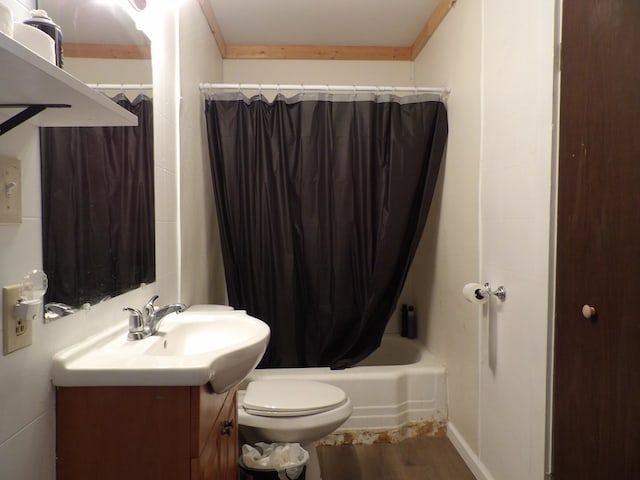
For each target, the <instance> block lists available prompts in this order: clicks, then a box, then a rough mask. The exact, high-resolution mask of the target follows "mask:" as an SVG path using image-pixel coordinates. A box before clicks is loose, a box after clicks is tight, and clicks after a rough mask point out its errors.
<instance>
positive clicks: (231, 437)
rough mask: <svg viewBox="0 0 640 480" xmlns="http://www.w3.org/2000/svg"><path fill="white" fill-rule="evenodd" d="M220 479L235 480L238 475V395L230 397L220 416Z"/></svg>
mask: <svg viewBox="0 0 640 480" xmlns="http://www.w3.org/2000/svg"><path fill="white" fill-rule="evenodd" d="M219 423H220V425H221V427H222V428H221V429H220V450H219V453H218V456H219V460H220V477H219V478H221V479H223V480H235V479H236V478H237V475H238V408H237V404H236V394H235V392H234V393H233V395H229V398H227V402H226V404H225V407H224V409H223V410H222V413H221V414H220V422H219Z"/></svg>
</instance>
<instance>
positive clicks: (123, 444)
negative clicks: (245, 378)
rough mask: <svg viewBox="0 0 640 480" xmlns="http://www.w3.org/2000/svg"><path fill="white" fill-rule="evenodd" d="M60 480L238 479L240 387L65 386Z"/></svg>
mask: <svg viewBox="0 0 640 480" xmlns="http://www.w3.org/2000/svg"><path fill="white" fill-rule="evenodd" d="M56 455H57V461H56V470H57V480H76V479H78V480H79V479H82V480H86V479H89V478H90V479H92V480H103V479H104V480H107V479H108V480H114V479H118V480H128V479H131V480H147V479H149V480H151V479H153V480H161V479H166V480H213V479H215V480H236V478H237V459H238V429H237V407H236V391H235V389H234V390H231V391H229V392H225V393H222V394H216V393H214V392H213V391H212V389H211V387H210V386H209V385H204V386H196V387H58V388H57V389H56Z"/></svg>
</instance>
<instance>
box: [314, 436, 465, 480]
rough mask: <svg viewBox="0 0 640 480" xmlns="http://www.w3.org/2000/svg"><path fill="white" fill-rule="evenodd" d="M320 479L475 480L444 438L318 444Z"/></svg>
mask: <svg viewBox="0 0 640 480" xmlns="http://www.w3.org/2000/svg"><path fill="white" fill-rule="evenodd" d="M318 457H319V459H320V468H321V469H322V479H323V480H404V479H407V480H475V477H474V476H473V474H472V473H471V471H470V470H469V468H468V467H467V466H466V465H465V463H464V461H463V460H462V458H461V457H460V455H459V454H458V452H457V451H456V450H455V448H454V447H453V445H452V444H451V442H450V441H449V439H448V438H446V437H420V438H411V439H408V440H404V441H403V442H400V443H395V444H376V445H342V446H336V447H333V446H332V447H318Z"/></svg>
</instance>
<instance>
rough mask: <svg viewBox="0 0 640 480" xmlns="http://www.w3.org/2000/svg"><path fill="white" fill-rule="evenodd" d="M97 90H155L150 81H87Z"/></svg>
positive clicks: (88, 84) (89, 85)
mask: <svg viewBox="0 0 640 480" xmlns="http://www.w3.org/2000/svg"><path fill="white" fill-rule="evenodd" d="M87 86H88V87H91V88H93V89H95V90H153V85H152V84H150V83H87Z"/></svg>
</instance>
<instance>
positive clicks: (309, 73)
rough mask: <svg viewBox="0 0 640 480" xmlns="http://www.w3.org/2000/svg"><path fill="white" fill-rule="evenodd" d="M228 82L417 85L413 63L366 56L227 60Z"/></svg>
mask: <svg viewBox="0 0 640 480" xmlns="http://www.w3.org/2000/svg"><path fill="white" fill-rule="evenodd" d="M224 82H226V83H309V84H314V85H318V84H321V85H324V84H330V85H393V86H413V63H412V62H386V61H378V62H376V61H363V60H359V61H346V60H224Z"/></svg>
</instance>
